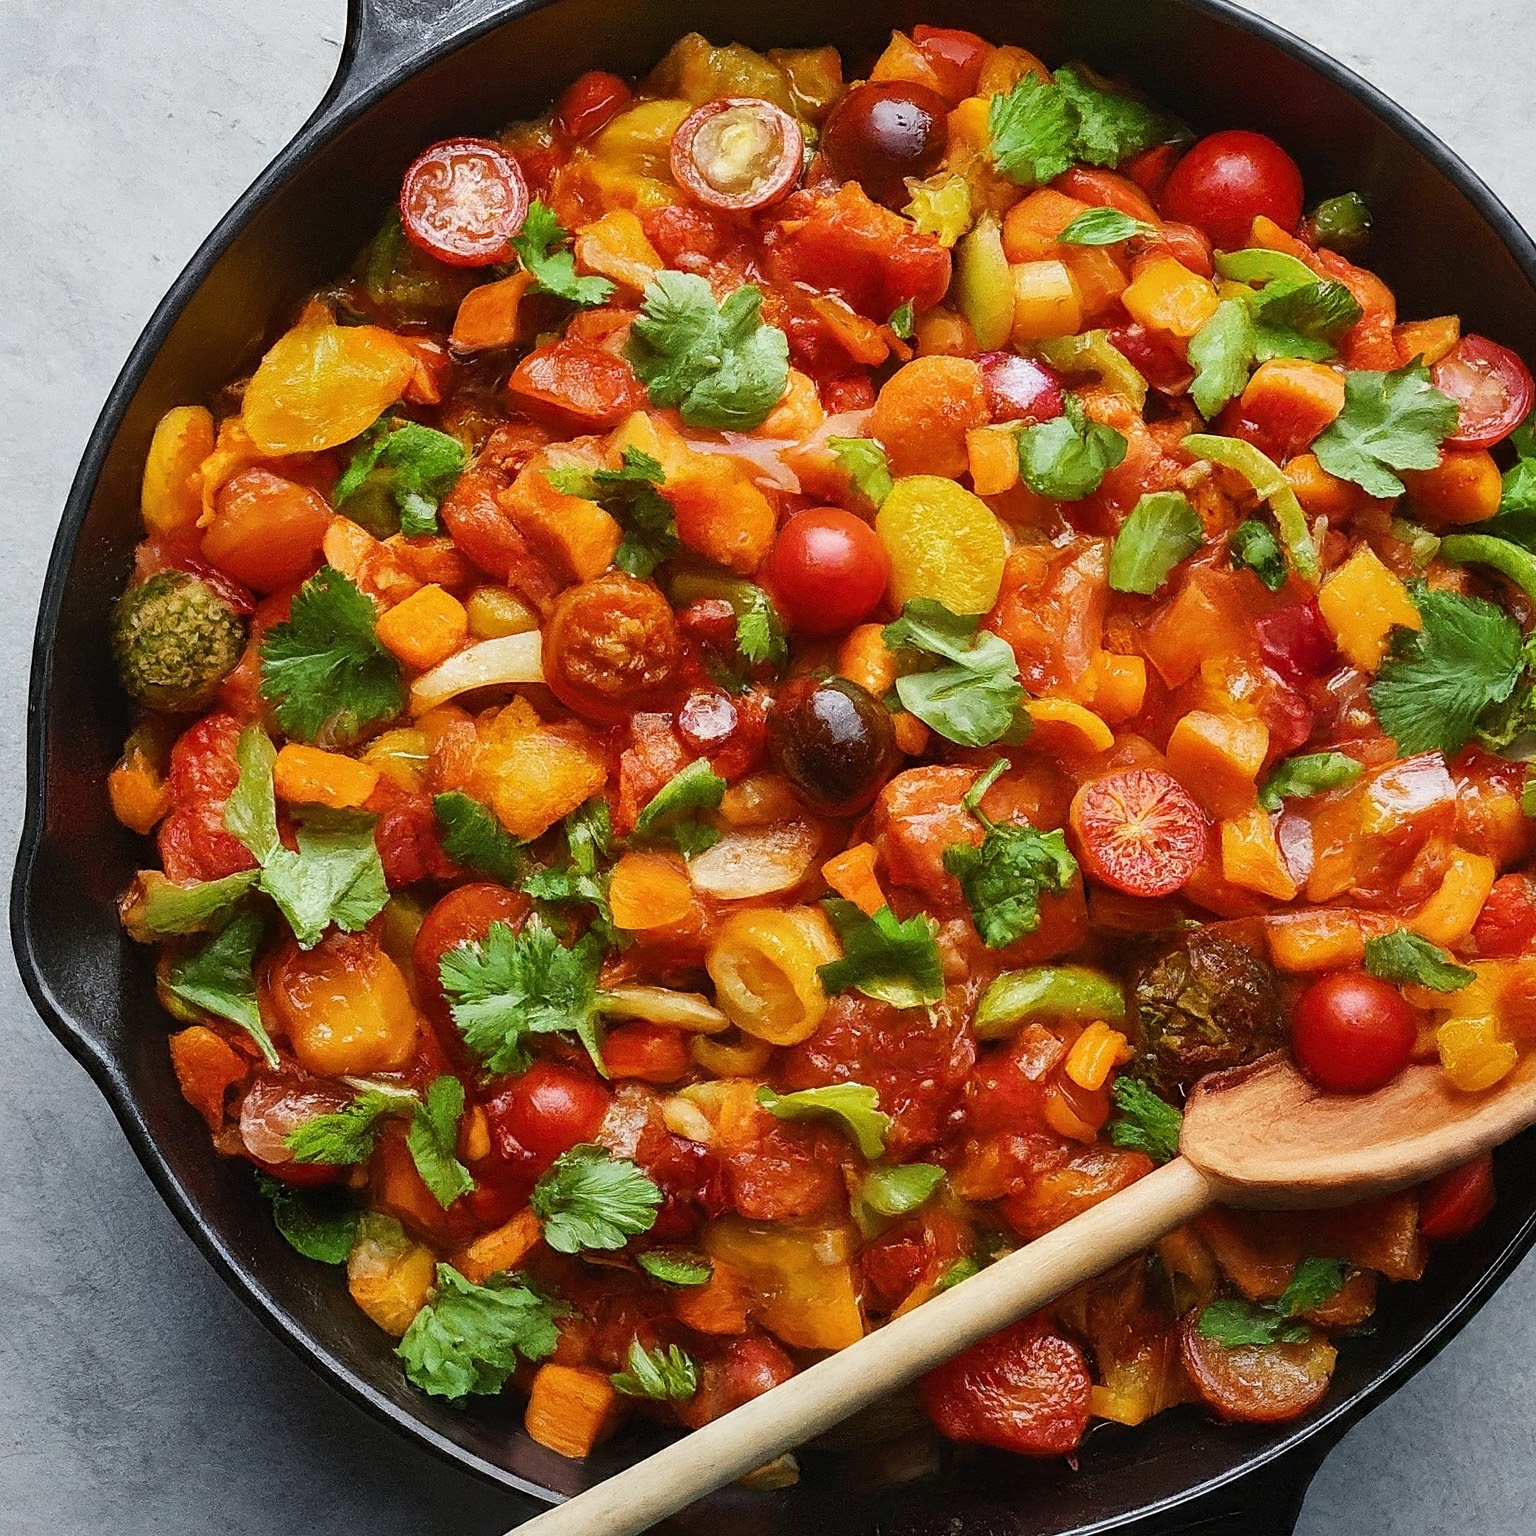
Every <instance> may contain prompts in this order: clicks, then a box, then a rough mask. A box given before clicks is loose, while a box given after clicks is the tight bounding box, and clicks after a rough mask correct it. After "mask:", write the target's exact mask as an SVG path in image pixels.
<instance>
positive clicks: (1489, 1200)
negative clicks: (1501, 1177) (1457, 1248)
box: [1419, 1152, 1493, 1243]
mask: <svg viewBox="0 0 1536 1536" xmlns="http://www.w3.org/2000/svg"><path fill="white" fill-rule="evenodd" d="M1492 1209H1493V1155H1492V1153H1489V1152H1485V1153H1483V1155H1482V1156H1481V1157H1474V1158H1473V1159H1472V1161H1471V1162H1470V1163H1463V1164H1462V1165H1461V1167H1459V1168H1450V1169H1447V1171H1446V1172H1444V1173H1442V1174H1441V1175H1440V1177H1439V1178H1437V1179H1431V1180H1430V1181H1429V1183H1428V1184H1426V1185H1425V1186H1424V1192H1423V1194H1422V1195H1421V1196H1420V1197H1419V1231H1420V1232H1422V1233H1423V1234H1424V1236H1425V1237H1427V1238H1429V1239H1430V1240H1431V1241H1432V1242H1437V1243H1443V1242H1446V1241H1448V1240H1449V1239H1451V1238H1456V1237H1465V1236H1466V1235H1467V1234H1468V1233H1469V1232H1471V1231H1472V1230H1473V1229H1474V1228H1476V1227H1477V1226H1479V1225H1480V1224H1481V1223H1482V1222H1483V1221H1484V1220H1485V1219H1486V1217H1487V1215H1488V1213H1489V1212H1490V1211H1491V1210H1492Z"/></svg>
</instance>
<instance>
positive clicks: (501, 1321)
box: [395, 1264, 560, 1398]
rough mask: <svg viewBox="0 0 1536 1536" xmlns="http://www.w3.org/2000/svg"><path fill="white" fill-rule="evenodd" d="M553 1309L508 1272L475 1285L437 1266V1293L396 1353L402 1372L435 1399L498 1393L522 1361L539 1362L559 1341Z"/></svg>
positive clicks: (443, 1266)
mask: <svg viewBox="0 0 1536 1536" xmlns="http://www.w3.org/2000/svg"><path fill="white" fill-rule="evenodd" d="M555 1314H556V1306H555V1304H554V1303H553V1302H551V1301H549V1300H548V1299H547V1298H545V1297H543V1296H540V1295H539V1294H538V1293H537V1292H536V1291H533V1290H530V1289H529V1288H528V1286H526V1285H524V1284H523V1282H522V1281H521V1280H519V1279H517V1278H516V1277H515V1276H513V1275H509V1274H506V1273H501V1274H495V1275H492V1276H491V1277H490V1278H489V1279H488V1280H487V1281H486V1282H485V1284H484V1285H474V1284H472V1283H471V1282H470V1281H468V1280H466V1279H465V1278H464V1276H463V1275H461V1274H460V1273H459V1272H458V1270H456V1269H454V1268H453V1267H452V1266H451V1265H448V1264H439V1265H438V1266H437V1294H436V1296H435V1297H434V1298H433V1300H431V1301H430V1302H428V1303H427V1305H426V1306H424V1307H423V1308H422V1309H421V1311H420V1312H418V1313H417V1314H416V1316H415V1317H414V1318H413V1319H412V1321H411V1326H410V1327H409V1328H407V1329H406V1330H405V1337H404V1338H403V1339H401V1340H400V1343H399V1346H398V1347H397V1348H396V1350H395V1353H396V1354H397V1355H398V1356H399V1357H400V1358H401V1359H402V1360H403V1361H404V1362H405V1374H406V1375H407V1376H408V1377H409V1378H410V1380H411V1381H412V1382H413V1383H414V1384H415V1385H416V1386H418V1387H420V1388H421V1390H422V1391H423V1392H427V1393H430V1394H431V1395H432V1396H433V1397H447V1398H460V1397H469V1396H471V1395H476V1394H478V1395H481V1396H488V1395H490V1394H493V1393H496V1392H500V1391H501V1389H502V1388H503V1387H504V1386H505V1385H506V1384H507V1378H508V1377H509V1376H511V1374H512V1372H513V1371H515V1370H516V1369H517V1365H518V1362H519V1360H535V1361H536V1360H542V1359H544V1358H545V1356H547V1355H551V1354H553V1353H554V1349H555V1345H556V1344H557V1343H558V1342H559V1337H560V1336H559V1333H558V1331H557V1330H556V1328H555Z"/></svg>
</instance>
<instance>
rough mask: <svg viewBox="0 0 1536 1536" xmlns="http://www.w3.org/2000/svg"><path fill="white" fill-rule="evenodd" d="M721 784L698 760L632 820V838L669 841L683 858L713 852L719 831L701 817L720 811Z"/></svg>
mask: <svg viewBox="0 0 1536 1536" xmlns="http://www.w3.org/2000/svg"><path fill="white" fill-rule="evenodd" d="M724 798H725V780H724V779H722V778H721V777H720V775H719V774H717V773H716V772H715V771H714V769H713V768H711V767H710V766H709V759H708V758H705V757H701V758H698V759H697V760H696V761H694V762H691V763H689V764H688V766H687V767H686V768H684V769H681V770H680V771H679V772H677V773H674V774H673V775H672V777H671V778H670V779H668V780H667V782H666V783H665V784H663V785H662V786H661V788H660V789H658V790H657V791H656V793H655V794H654V795H653V796H652V797H651V799H650V800H649V802H648V803H647V804H646V806H645V809H644V810H642V811H641V812H640V814H639V816H637V817H636V818H635V835H636V836H637V837H641V838H644V839H647V840H649V841H660V840H665V841H670V842H672V843H675V844H676V845H677V848H678V850H679V852H681V853H682V854H683V855H684V856H685V857H687V858H690V859H691V858H693V857H694V855H696V854H700V853H703V852H704V850H705V849H706V848H713V847H714V846H715V844H716V843H718V842H719V841H720V829H719V828H718V827H717V826H715V824H714V823H713V822H712V821H708V820H706V819H705V817H704V815H703V814H701V813H703V812H707V811H715V810H718V809H719V808H720V802H721V801H722V800H723V799H724Z"/></svg>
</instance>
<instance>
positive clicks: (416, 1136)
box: [405, 1073, 475, 1210]
mask: <svg viewBox="0 0 1536 1536" xmlns="http://www.w3.org/2000/svg"><path fill="white" fill-rule="evenodd" d="M463 1118H464V1084H463V1083H461V1082H460V1081H459V1080H458V1078H456V1077H454V1076H452V1075H451V1074H449V1073H444V1075H443V1076H441V1077H439V1078H435V1079H434V1080H433V1081H432V1082H431V1083H429V1084H428V1085H427V1091H426V1093H425V1094H424V1095H423V1096H422V1098H421V1099H420V1100H419V1101H418V1102H417V1103H416V1105H415V1106H414V1108H413V1109H412V1111H411V1123H410V1127H409V1129H408V1130H407V1131H406V1133H405V1146H406V1150H407V1151H408V1152H409V1153H410V1154H411V1161H412V1162H413V1163H414V1164H415V1165H416V1172H417V1173H418V1174H420V1175H421V1182H422V1183H423V1184H425V1185H426V1186H427V1188H428V1189H429V1190H431V1192H432V1198H433V1199H434V1200H436V1201H437V1203H438V1204H439V1205H440V1206H442V1207H443V1209H444V1210H447V1209H448V1207H449V1206H450V1205H452V1204H453V1202H454V1201H455V1200H457V1199H459V1197H460V1196H461V1195H467V1194H469V1193H470V1191H471V1190H473V1189H474V1187H475V1181H474V1178H473V1176H472V1175H471V1174H470V1171H469V1169H468V1168H466V1167H465V1166H464V1164H463V1163H461V1162H460V1161H459V1159H458V1154H457V1151H456V1148H457V1146H458V1140H459V1122H460V1120H462V1119H463Z"/></svg>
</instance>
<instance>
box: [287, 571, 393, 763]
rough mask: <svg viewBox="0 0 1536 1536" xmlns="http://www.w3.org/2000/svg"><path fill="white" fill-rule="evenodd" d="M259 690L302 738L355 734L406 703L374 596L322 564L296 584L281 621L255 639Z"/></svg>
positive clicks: (325, 739) (338, 740) (339, 739)
mask: <svg viewBox="0 0 1536 1536" xmlns="http://www.w3.org/2000/svg"><path fill="white" fill-rule="evenodd" d="M261 696H262V698H264V699H266V700H268V702H270V703H271V705H272V707H273V713H274V714H275V715H276V716H277V721H278V724H279V725H281V726H282V728H283V730H284V731H285V732H286V733H287V734H288V735H289V736H293V737H296V738H297V739H298V740H300V741H309V742H322V743H323V744H329V745H336V744H344V743H346V742H350V741H354V740H356V739H357V737H358V736H360V735H361V734H362V733H363V732H364V731H365V730H367V728H368V727H369V726H370V725H375V724H377V723H378V722H379V721H382V720H393V719H394V718H395V716H396V715H398V714H399V713H400V711H401V710H402V709H404V708H405V684H404V683H403V682H402V681H401V677H400V663H399V662H398V661H396V660H395V658H394V657H393V656H391V655H390V653H389V652H388V651H387V650H385V649H384V647H383V646H382V645H381V644H380V643H379V637H378V635H377V634H376V633H375V630H374V610H373V603H372V602H371V601H370V600H369V599H368V598H367V597H365V596H364V595H363V594H362V593H361V592H360V591H359V590H358V589H357V588H356V587H355V586H353V584H352V583H351V582H350V581H349V580H348V579H347V578H346V577H345V576H343V575H342V573H341V572H340V571H338V570H335V569H333V568H332V567H331V566H329V565H323V566H321V567H320V569H319V570H318V571H316V572H315V574H314V575H313V576H311V577H310V578H309V580H308V581H306V582H305V583H304V585H303V586H302V587H300V588H299V590H298V592H297V594H296V595H295V597H294V599H293V607H292V609H291V610H290V614H289V618H288V620H287V621H286V622H285V623H282V624H275V625H273V627H272V628H271V629H269V630H268V631H267V634H266V637H265V639H263V641H262V642H261Z"/></svg>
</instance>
